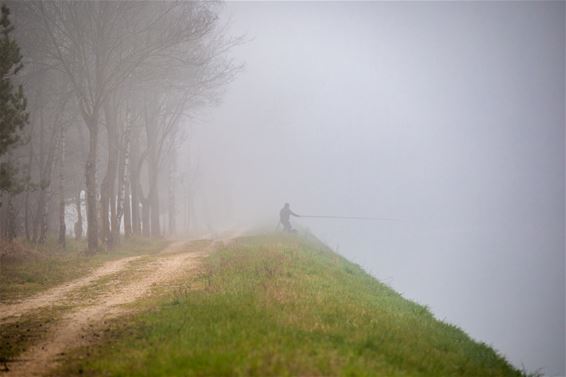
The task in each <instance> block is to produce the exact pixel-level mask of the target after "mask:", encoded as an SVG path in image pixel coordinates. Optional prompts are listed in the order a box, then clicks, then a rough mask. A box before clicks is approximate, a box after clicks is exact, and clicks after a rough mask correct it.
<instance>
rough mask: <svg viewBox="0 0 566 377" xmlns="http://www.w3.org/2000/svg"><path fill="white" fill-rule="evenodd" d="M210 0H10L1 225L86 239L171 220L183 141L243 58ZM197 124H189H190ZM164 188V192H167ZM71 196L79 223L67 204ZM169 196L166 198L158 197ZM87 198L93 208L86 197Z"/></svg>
mask: <svg viewBox="0 0 566 377" xmlns="http://www.w3.org/2000/svg"><path fill="white" fill-rule="evenodd" d="M220 6H221V5H220V4H218V3H214V2H192V1H191V2H184V1H169V2H151V1H125V2H119V1H116V2H112V1H85V2H79V1H76V2H71V1H26V2H17V1H14V2H7V4H4V5H3V6H2V19H1V22H0V27H1V29H2V30H1V33H2V34H1V37H0V38H1V45H0V49H1V58H0V59H1V63H0V70H1V71H0V73H1V74H2V87H1V88H0V91H1V93H0V101H1V107H2V108H1V128H0V203H1V206H0V230H1V234H2V237H3V238H8V239H12V238H15V237H25V239H27V240H28V241H30V242H34V243H43V242H45V241H46V239H47V237H48V236H49V235H50V234H53V235H56V236H57V239H58V241H59V243H60V244H61V245H62V246H64V245H65V240H66V235H67V234H68V233H73V234H74V236H75V237H76V238H78V239H80V238H81V237H84V236H85V232H86V237H87V243H88V251H89V253H94V252H96V251H97V250H100V249H101V248H106V249H112V248H113V247H114V246H115V245H116V244H117V243H118V242H119V240H120V235H121V234H124V235H125V236H126V237H129V236H132V235H143V236H146V237H161V236H163V233H164V230H163V228H164V224H162V223H161V215H164V214H166V213H168V214H169V216H167V218H168V231H169V232H174V231H175V230H176V229H175V227H176V226H175V218H176V216H175V207H176V203H175V190H174V187H175V185H177V182H176V181H175V177H176V172H175V168H176V166H177V164H178V162H177V149H178V146H179V144H180V143H181V142H182V141H183V140H184V139H185V138H186V137H187V135H188V133H187V125H188V124H189V125H190V120H191V115H192V114H193V113H194V112H195V111H196V110H198V109H199V108H200V107H202V106H205V105H208V104H211V103H214V102H216V101H217V100H218V99H219V98H220V96H221V94H222V90H223V88H224V87H225V85H226V84H227V83H228V82H230V81H231V80H232V79H233V78H234V77H235V75H236V74H237V72H238V71H239V69H240V66H238V65H237V64H235V63H234V62H233V60H232V59H231V58H230V57H229V55H228V53H229V50H230V49H231V48H232V47H233V46H235V45H236V44H238V43H239V42H240V39H239V38H229V37H227V35H226V32H225V25H222V24H221V22H220V19H219V16H218V11H219V7H220ZM188 136H189V137H190V135H188ZM164 198H167V200H165V202H166V205H163V202H164ZM70 207H72V208H75V210H74V214H75V216H74V217H75V222H74V229H72V232H71V230H69V229H67V228H66V221H65V220H66V218H67V215H66V211H67V210H68V208H70ZM162 207H166V208H162ZM83 208H84V209H85V210H83Z"/></svg>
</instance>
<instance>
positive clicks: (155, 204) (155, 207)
mask: <svg viewBox="0 0 566 377" xmlns="http://www.w3.org/2000/svg"><path fill="white" fill-rule="evenodd" d="M154 174H156V170H154ZM153 179H155V180H157V177H155V178H153ZM157 186H158V183H157V182H155V183H154V184H153V187H152V188H151V191H150V192H149V202H150V203H151V204H150V206H151V237H152V238H159V237H161V226H160V221H159V212H160V211H159V192H158V190H157ZM148 207H149V206H148Z"/></svg>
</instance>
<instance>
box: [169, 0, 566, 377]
mask: <svg viewBox="0 0 566 377" xmlns="http://www.w3.org/2000/svg"><path fill="white" fill-rule="evenodd" d="M223 17H224V19H230V20H231V26H230V28H229V31H230V33H231V34H233V35H244V36H245V37H246V42H245V43H243V44H242V45H240V46H238V47H237V48H235V49H234V51H233V55H234V58H235V60H237V61H239V62H242V63H245V68H244V70H243V72H242V73H241V74H240V75H239V77H237V79H236V80H235V81H234V82H233V83H232V84H231V85H230V86H229V87H228V88H227V90H226V93H225V97H224V98H223V100H222V102H221V103H220V104H219V105H218V106H216V107H213V108H210V109H208V110H206V111H205V112H204V113H200V114H199V115H198V116H197V117H196V119H194V120H193V121H192V122H193V128H192V129H191V133H190V136H189V138H188V139H189V142H190V146H191V147H190V149H191V152H190V154H191V164H192V165H191V166H192V167H193V170H196V171H197V173H194V172H193V174H194V175H195V177H196V178H195V180H194V182H195V191H196V194H195V201H196V203H195V206H196V211H197V212H198V213H199V220H198V222H199V224H195V226H197V227H198V226H200V227H201V228H206V227H210V228H217V229H219V228H222V227H231V226H243V225H257V224H268V225H265V226H266V227H269V226H273V228H274V227H275V225H276V224H277V220H278V218H277V214H278V211H279V209H280V207H281V206H282V204H283V203H284V202H290V203H291V206H292V208H293V210H295V211H296V212H298V213H303V214H313V215H316V214H321V215H341V216H375V217H387V218H395V219H397V220H396V221H383V222H369V221H366V222H355V221H338V220H324V219H293V220H294V223H295V224H297V225H300V226H302V227H306V228H309V229H311V230H312V231H313V232H314V233H315V234H316V235H318V236H319V237H320V238H321V239H323V240H324V241H325V242H327V243H328V244H329V245H330V246H331V247H333V248H336V249H338V251H339V252H340V253H341V254H343V255H344V256H346V257H347V258H349V259H351V260H353V261H355V262H356V263H359V264H360V265H361V266H362V267H363V268H364V269H366V270H367V271H369V272H370V273H371V274H373V275H374V276H375V277H377V278H378V279H380V280H382V281H384V282H385V283H387V284H389V285H391V286H392V287H393V288H394V289H396V290H397V291H399V292H401V293H402V294H403V295H405V296H406V297H408V298H410V299H412V300H415V301H417V302H419V303H421V304H424V305H427V306H429V307H430V308H431V310H432V312H433V313H434V314H435V315H436V317H438V318H440V319H442V320H445V321H447V322H449V323H453V324H456V325H458V326H460V327H462V328H463V329H464V330H465V331H466V332H468V333H469V334H470V335H471V336H472V337H473V338H474V339H477V340H479V341H483V342H486V343H488V344H491V345H493V346H494V347H495V349H497V350H498V351H500V352H501V353H502V354H504V355H505V356H506V357H508V359H509V360H510V361H511V362H512V363H513V364H514V365H515V366H516V367H518V368H521V367H522V365H524V367H525V368H526V369H527V370H529V371H535V370H537V369H539V368H543V369H544V372H545V373H546V374H547V375H564V373H565V366H564V354H565V345H564V343H565V340H564V333H565V323H564V315H565V302H564V301H565V298H564V297H565V287H564V285H565V281H564V269H565V263H564V100H565V96H564V86H565V84H564V78H565V74H564V72H565V68H564V63H565V58H564V49H565V47H564V46H565V42H566V40H565V32H564V19H565V4H564V3H563V2H538V3H537V2H520V3H519V2H509V3H499V2H497V3H496V2H493V3H479V2H466V3H428V2H423V3H405V2H403V3H389V2H387V3H344V2H333V3H319V2H316V3H255V2H254V3H228V4H227V5H226V6H225V8H224V10H223ZM186 153H187V152H185V157H183V158H181V159H180V160H179V161H180V163H179V169H180V170H183V161H184V163H185V164H187V156H186ZM195 167H196V169H195Z"/></svg>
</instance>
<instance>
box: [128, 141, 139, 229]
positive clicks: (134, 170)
mask: <svg viewBox="0 0 566 377" xmlns="http://www.w3.org/2000/svg"><path fill="white" fill-rule="evenodd" d="M138 142H139V138H138V137H136V136H133V137H132V140H131V150H130V152H131V153H130V164H129V165H128V170H129V174H128V175H129V181H130V185H129V187H130V190H131V194H132V197H131V207H132V208H131V210H132V233H133V234H135V235H137V236H139V235H141V234H142V228H141V217H140V200H141V193H140V188H139V187H140V172H139V165H140V156H139V146H138Z"/></svg>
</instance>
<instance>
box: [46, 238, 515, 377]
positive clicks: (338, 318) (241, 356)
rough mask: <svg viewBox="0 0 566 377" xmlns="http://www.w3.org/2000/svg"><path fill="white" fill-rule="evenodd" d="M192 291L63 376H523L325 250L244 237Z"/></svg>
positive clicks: (210, 264) (117, 334) (127, 324)
mask: <svg viewBox="0 0 566 377" xmlns="http://www.w3.org/2000/svg"><path fill="white" fill-rule="evenodd" d="M187 285H191V286H192V287H193V288H195V287H199V289H192V290H179V291H178V292H177V294H175V295H174V297H169V298H168V299H166V300H162V302H161V303H159V305H157V307H155V308H154V309H152V310H150V311H146V312H145V313H143V314H140V315H137V316H131V317H129V318H127V319H123V320H122V321H120V322H115V323H114V324H113V325H112V328H109V329H108V330H109V331H105V334H106V335H105V336H104V337H102V340H101V341H100V342H99V343H98V344H97V345H96V346H94V347H90V348H88V351H85V350H84V349H83V350H81V351H78V352H77V353H76V354H75V355H74V357H72V358H71V359H69V360H67V362H66V363H65V364H64V366H63V367H62V369H60V370H58V371H56V375H75V374H77V375H78V374H80V375H87V376H99V375H103V376H170V377H173V376H262V377H265V376H431V377H433V376H434V377H438V376H458V377H463V376H473V377H478V376H482V377H487V376H521V375H523V374H522V373H521V372H519V371H517V370H516V369H514V368H513V367H511V366H510V364H509V363H508V362H507V361H506V360H505V359H504V358H502V357H501V356H499V355H498V354H497V353H496V352H495V351H494V350H493V349H491V348H490V347H488V346H487V345H485V344H482V343H477V342H475V341H473V340H472V339H470V338H469V337H468V336H467V335H466V334H465V333H464V332H463V331H461V330H460V329H458V328H457V327H455V326H452V325H449V324H446V323H443V322H440V321H438V320H436V319H435V318H434V317H433V316H432V315H431V313H430V312H429V311H428V310H427V309H426V308H425V307H423V306H420V305H417V304H415V303H413V302H410V301H408V300H406V299H404V298H402V297H401V296H400V295H399V294H397V293H396V292H394V291H393V290H391V289H390V288H388V287H387V286H385V285H384V284H382V283H380V282H378V281H377V280H375V279H374V278H372V277H371V276H369V275H368V274H367V273H365V272H364V271H363V270H362V269H361V268H360V267H358V266H357V265H354V264H352V263H350V262H348V261H347V260H345V259H344V258H342V257H340V256H338V255H336V254H335V253H333V252H332V251H330V250H329V249H328V248H326V247H325V246H323V245H321V244H320V243H318V242H316V241H313V240H310V241H308V240H305V239H301V238H298V237H295V236H259V237H250V238H242V239H239V240H237V241H235V242H234V243H232V244H230V245H229V246H227V247H224V248H223V249H220V250H219V251H217V252H215V253H214V254H212V255H211V256H210V257H209V258H208V259H207V261H206V263H205V266H204V269H203V271H202V273H201V274H199V276H198V278H196V279H195V280H193V281H187ZM86 352H88V356H86V355H87V354H86Z"/></svg>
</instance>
